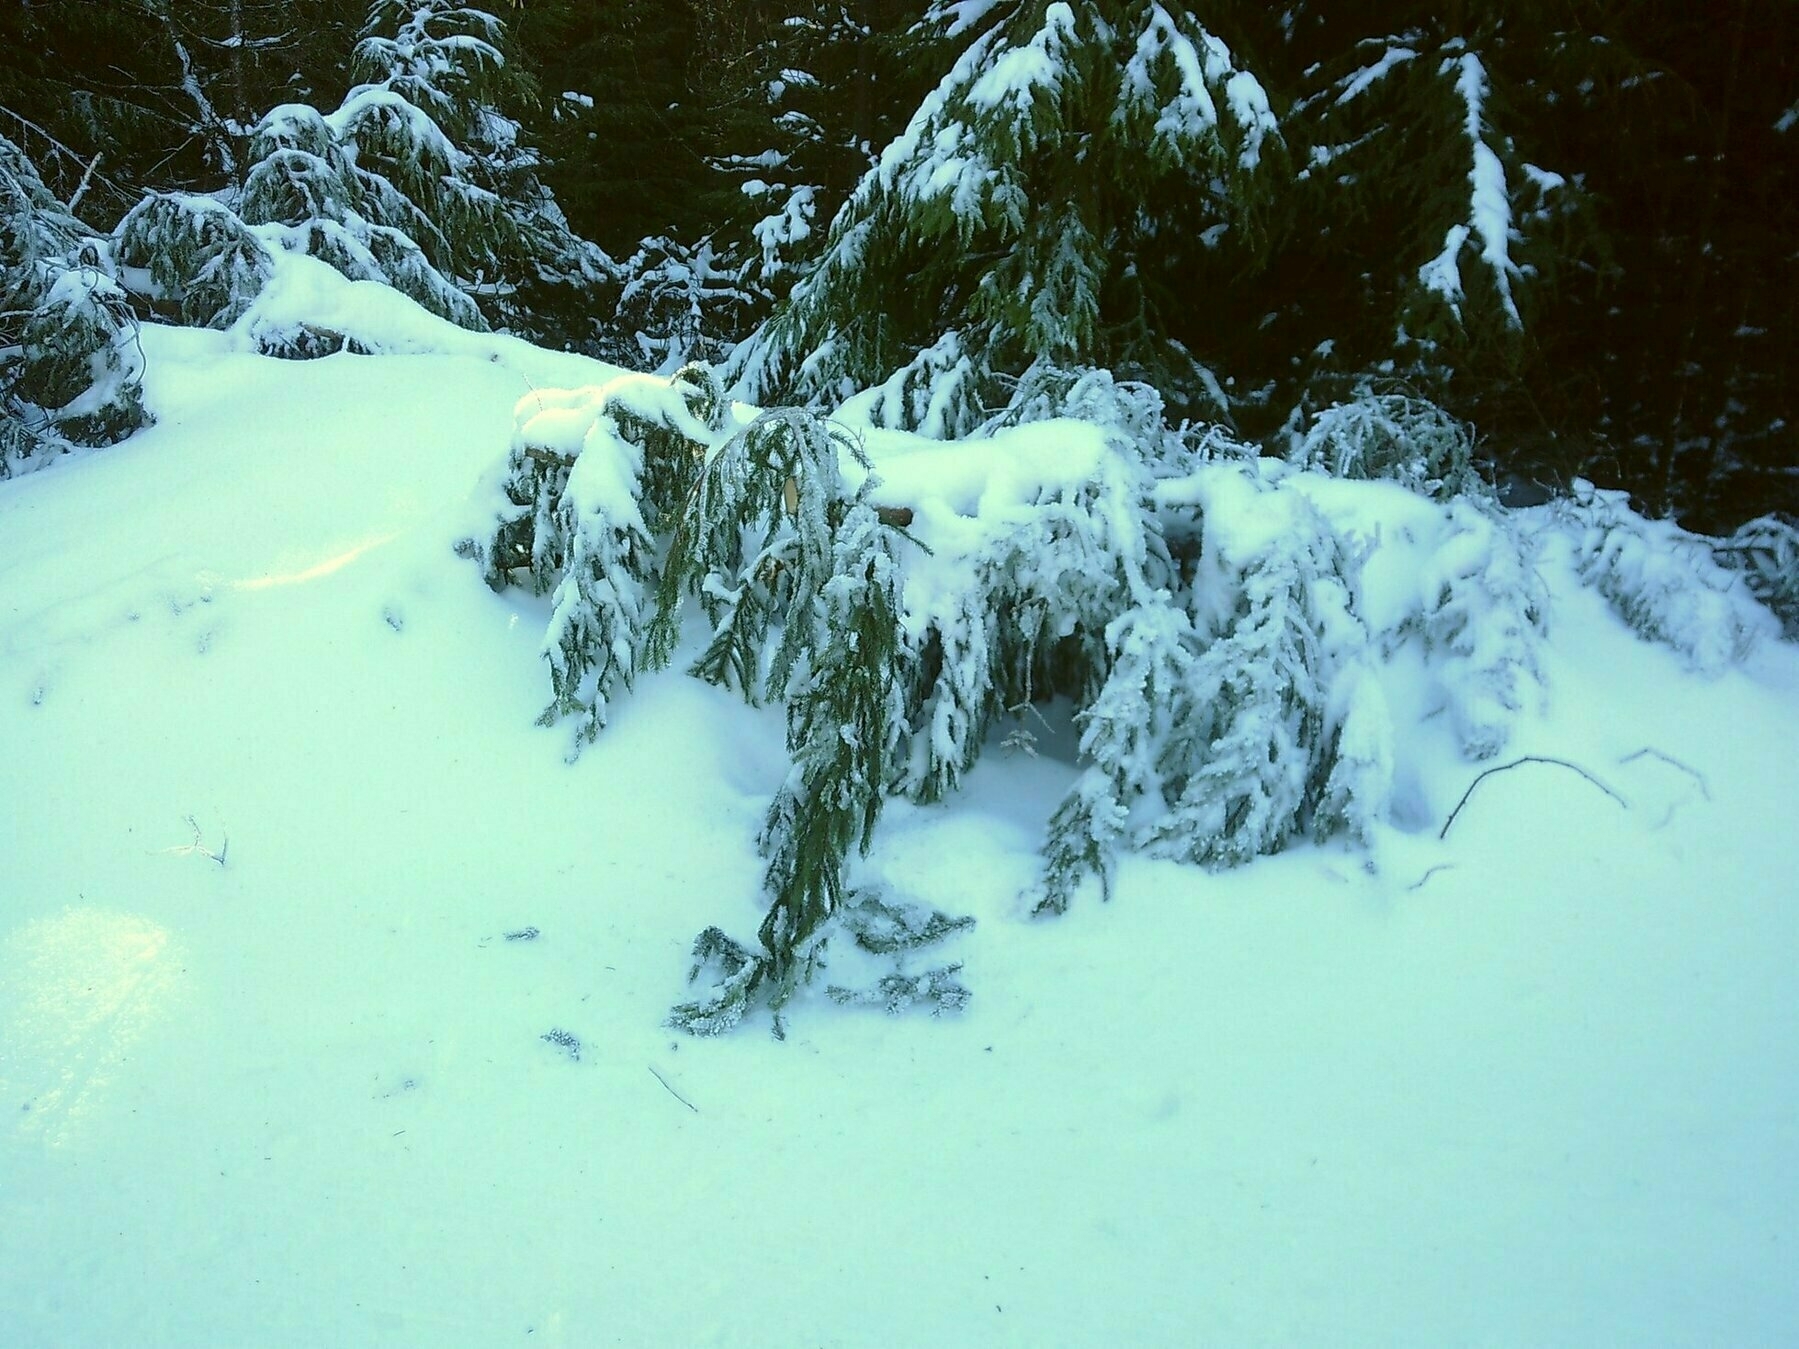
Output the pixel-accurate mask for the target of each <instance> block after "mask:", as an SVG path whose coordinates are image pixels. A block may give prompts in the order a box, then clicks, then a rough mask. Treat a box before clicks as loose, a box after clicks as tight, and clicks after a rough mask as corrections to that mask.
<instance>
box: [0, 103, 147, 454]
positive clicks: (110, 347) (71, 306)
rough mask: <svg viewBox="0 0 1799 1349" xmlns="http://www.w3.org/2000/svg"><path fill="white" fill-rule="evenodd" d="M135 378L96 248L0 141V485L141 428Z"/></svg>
mask: <svg viewBox="0 0 1799 1349" xmlns="http://www.w3.org/2000/svg"><path fill="white" fill-rule="evenodd" d="M142 374H143V357H142V352H141V351H140V350H139V348H138V344H137V324H136V321H135V319H134V318H133V316H132V314H131V309H130V306H129V304H128V303H127V300H126V296H125V292H124V291H123V290H122V289H121V288H120V286H119V285H118V282H117V280H116V277H115V275H114V266H113V261H112V258H111V257H110V255H109V253H108V250H107V249H106V248H105V247H104V241H103V240H101V239H100V238H99V237H98V236H96V235H95V233H94V231H92V230H90V229H89V228H88V227H87V226H86V225H84V224H82V222H81V221H80V220H78V219H77V218H76V217H75V216H74V215H73V214H71V213H70V211H69V210H68V208H67V207H65V206H64V205H63V204H62V203H61V202H59V201H58V200H57V199H56V197H55V196H54V194H53V193H52V192H51V191H50V189H49V188H48V187H47V186H45V184H44V181H43V179H42V178H41V177H39V175H38V171H37V167H36V166H35V165H34V164H33V163H32V161H31V159H30V158H29V157H28V156H27V155H26V154H25V152H24V151H23V150H22V149H21V148H20V147H19V146H18V145H16V144H14V143H13V142H12V141H11V140H9V139H7V138H6V137H5V136H0V414H4V415H0V478H6V477H8V476H10V475H11V474H12V473H13V472H15V471H17V470H19V469H21V468H23V467H25V466H26V465H27V463H28V461H32V460H34V459H35V462H38V463H41V462H46V461H47V460H48V458H49V453H55V452H59V451H61V450H64V449H66V448H68V447H69V446H70V445H73V444H88V445H110V444H112V443H113V442H115V441H118V440H121V439H123V438H124V437H125V436H128V435H130V434H131V432H133V431H134V430H136V429H137V428H139V427H140V426H143V425H145V424H146V423H147V422H148V421H149V416H148V414H147V413H146V411H145V409H144V405H143V388H142ZM45 451H48V452H49V453H41V452H45Z"/></svg>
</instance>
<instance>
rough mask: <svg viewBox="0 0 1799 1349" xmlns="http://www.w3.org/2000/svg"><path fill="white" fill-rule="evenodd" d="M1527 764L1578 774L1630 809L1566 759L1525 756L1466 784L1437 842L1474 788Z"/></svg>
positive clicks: (1579, 767)
mask: <svg viewBox="0 0 1799 1349" xmlns="http://www.w3.org/2000/svg"><path fill="white" fill-rule="evenodd" d="M1527 763H1546V764H1554V765H1555V766H1556V767H1557V768H1566V769H1569V770H1571V771H1572V772H1575V773H1579V774H1580V775H1581V776H1582V777H1583V778H1585V779H1586V780H1587V781H1588V782H1590V783H1592V784H1593V785H1594V786H1595V787H1597V788H1599V790H1600V791H1602V792H1604V793H1605V794H1606V795H1607V796H1609V797H1611V798H1612V800H1614V801H1616V802H1617V803H1618V804H1619V805H1620V806H1623V807H1624V809H1626V810H1629V809H1630V805H1629V803H1627V802H1626V801H1625V799H1624V798H1623V797H1621V796H1619V795H1618V793H1616V792H1614V791H1613V790H1612V789H1611V788H1610V787H1608V786H1606V785H1605V784H1604V783H1603V782H1601V781H1600V780H1599V779H1598V778H1596V777H1594V776H1593V775H1592V774H1591V773H1589V772H1587V770H1586V769H1584V768H1582V767H1581V766H1580V765H1579V764H1572V763H1569V762H1568V761H1567V760H1566V759H1552V758H1549V757H1548V756H1546V755H1542V754H1526V755H1525V756H1524V757H1523V758H1521V759H1513V760H1512V761H1511V762H1510V763H1502V764H1500V765H1499V766H1498V767H1497V768H1489V769H1488V770H1487V771H1486V772H1484V773H1482V774H1481V775H1480V776H1479V777H1477V778H1475V779H1474V781H1473V782H1470V783H1469V784H1468V790H1467V791H1465V792H1463V793H1462V799H1461V800H1460V801H1457V802H1456V803H1455V809H1454V810H1452V811H1450V812H1449V818H1448V819H1447V820H1445V821H1443V829H1442V832H1440V833H1439V834H1438V835H1437V838H1438V839H1439V840H1441V839H1445V838H1448V837H1449V826H1450V825H1452V824H1454V823H1455V817H1456V816H1458V815H1460V814H1461V813H1462V807H1463V806H1465V805H1467V804H1468V798H1469V797H1471V796H1473V795H1474V789H1475V788H1476V787H1478V786H1480V784H1481V783H1483V782H1485V781H1486V780H1487V779H1488V778H1490V777H1492V776H1493V774H1495V773H1504V772H1506V771H1507V770H1508V769H1513V768H1516V767H1518V766H1519V765H1520V764H1527Z"/></svg>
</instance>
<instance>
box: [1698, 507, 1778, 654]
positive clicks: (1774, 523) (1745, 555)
mask: <svg viewBox="0 0 1799 1349" xmlns="http://www.w3.org/2000/svg"><path fill="white" fill-rule="evenodd" d="M1712 554H1713V556H1715V557H1716V558H1717V559H1718V563H1719V565H1721V566H1724V567H1728V568H1730V569H1731V570H1732V571H1738V572H1741V573H1742V574H1743V579H1744V580H1745V581H1746V582H1747V583H1748V586H1749V592H1750V593H1751V594H1752V595H1754V596H1755V597H1756V598H1757V599H1758V600H1760V601H1761V602H1762V603H1763V604H1765V605H1767V606H1768V608H1769V609H1771V610H1772V611H1773V612H1774V616H1775V617H1776V618H1778V619H1779V620H1780V627H1781V634H1782V635H1783V636H1784V637H1785V638H1786V639H1787V640H1788V641H1799V528H1795V527H1794V525H1793V522H1792V521H1791V520H1786V519H1782V518H1781V517H1780V516H1778V515H1764V516H1761V517H1759V518H1758V519H1754V520H1750V521H1749V522H1748V523H1746V524H1744V525H1742V526H1741V527H1740V528H1738V530H1737V531H1736V533H1734V534H1732V535H1731V536H1730V537H1729V538H1728V539H1723V540H1721V541H1719V542H1718V543H1715V544H1714V545H1712Z"/></svg>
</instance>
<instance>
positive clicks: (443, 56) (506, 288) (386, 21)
mask: <svg viewBox="0 0 1799 1349" xmlns="http://www.w3.org/2000/svg"><path fill="white" fill-rule="evenodd" d="M504 37H505V30H504V26H503V25H502V23H501V22H500V20H499V19H497V18H496V17H495V16H494V15H493V14H491V13H489V12H487V11H486V10H483V9H480V8H478V7H473V6H469V5H460V4H454V3H450V0H419V2H418V3H416V4H412V3H408V4H397V3H391V2H390V0H379V2H378V3H375V4H373V5H371V6H370V8H369V18H368V26H367V28H366V30H365V33H364V36H363V38H362V40H361V41H360V42H359V43H358V45H357V47H356V51H355V58H354V63H353V69H354V71H355V73H356V74H357V75H358V76H359V77H360V80H361V82H360V83H358V84H357V85H356V87H354V88H353V89H352V90H351V91H350V92H349V94H348V95H347V96H346V97H345V99H344V101H343V102H342V104H341V105H340V106H339V107H337V108H336V109H335V110H334V111H332V112H330V113H321V112H320V111H318V110H317V109H316V108H314V107H312V106H310V105H307V104H301V103H286V104H282V105H280V106H278V107H276V108H273V109H271V110H270V111H269V112H267V113H266V114H264V115H263V117H262V118H261V120H260V121H258V122H257V124H256V126H255V127H254V129H253V131H252V134H251V137H250V142H249V147H248V150H247V151H246V161H247V166H248V167H247V169H246V171H245V173H244V175H243V182H242V186H241V187H229V186H228V187H226V188H224V189H222V190H221V191H219V192H217V193H214V194H212V195H209V196H201V195H197V194H193V193H173V192H165V193H154V194H151V195H150V196H148V197H147V198H145V200H143V201H142V202H140V203H139V204H138V206H137V207H135V208H134V209H133V210H132V211H131V212H130V213H129V214H128V215H127V216H126V218H125V219H124V220H123V221H122V222H121V224H120V226H119V228H118V230H117V235H118V240H119V249H120V256H121V258H122V260H123V261H124V262H126V263H127V264H128V265H131V266H134V267H139V268H142V269H144V270H145V271H146V272H148V274H149V275H150V277H151V279H152V282H153V284H154V286H155V290H156V296H157V298H159V299H161V300H163V301H165V302H168V303H170V304H172V305H174V306H176V307H177V310H178V312H179V313H180V314H181V316H182V317H183V319H184V320H185V321H188V322H196V323H208V324H212V325H215V326H219V325H223V324H227V323H229V322H231V321H233V320H234V319H235V318H236V317H237V315H238V314H239V313H241V312H242V310H243V309H244V308H245V307H246V306H247V305H248V304H249V302H250V300H251V299H252V298H253V297H254V295H255V293H256V291H257V290H258V289H259V288H260V285H261V284H262V283H263V282H265V281H266V279H267V278H268V276H269V275H271V273H272V270H273V255H274V254H276V253H279V252H282V251H288V252H299V253H306V254H309V255H311V256H314V257H317V258H320V259H322V260H323V261H325V262H328V263H329V264H331V266H333V267H335V268H336V269H337V270H338V271H340V272H342V273H343V274H344V275H346V276H348V277H350V278H352V279H357V280H377V281H382V282H385V283H387V284H390V285H393V286H395V287H396V288H397V289H399V290H401V291H403V292H405V293H406V294H408V295H410V296H412V297H413V298H414V299H416V300H418V301H419V302H420V303H421V304H423V305H425V306H426V307H427V308H428V309H431V310H433V311H434V312H436V313H438V314H441V315H443V316H444V317H446V318H449V319H451V320H453V321H454V322H457V323H459V324H462V325H463V326H465V327H472V328H485V327H487V326H488V325H489V324H490V323H495V322H497V323H500V324H502V325H505V326H513V327H518V328H521V329H523V330H525V331H528V332H533V333H536V334H538V335H543V334H545V333H546V332H549V331H551V330H554V329H556V328H558V327H559V325H561V324H568V325H570V326H574V327H579V326H580V325H581V324H582V323H583V320H582V319H581V317H580V316H579V314H578V312H577V310H578V308H579V304H580V303H581V301H583V300H590V299H591V293H592V290H593V288H594V287H596V286H600V285H603V284H605V283H607V282H609V281H610V280H611V279H612V276H613V268H612V266H611V263H610V261H609V260H608V259H607V258H606V257H605V256H604V255H603V254H602V253H600V251H599V250H598V249H597V248H595V247H594V246H593V245H591V244H589V243H587V242H585V241H583V240H581V239H579V238H577V237H576V236H575V235H574V234H573V233H572V231H570V229H569V228H568V225H567V222H566V220H564V218H563V217H562V214H561V212H560V210H559V209H558V208H557V206H556V204H555V201H554V200H553V198H551V196H550V195H549V193H548V191H547V190H546V189H545V188H544V187H543V185H542V183H541V181H540V180H539V178H538V177H537V168H538V165H539V160H538V158H537V156H536V154H535V152H534V151H532V150H531V149H529V148H528V146H526V145H525V144H523V143H522V141H521V139H520V133H519V126H518V123H517V122H516V121H514V120H512V119H511V118H510V117H508V116H506V115H505V114H504V113H502V112H501V110H500V100H502V99H504V98H506V97H509V96H514V95H518V94H520V93H522V92H524V90H525V86H524V85H523V83H522V81H521V77H519V76H517V75H516V73H514V72H513V71H512V68H511V67H510V66H509V65H508V63H507V60H506V56H505V53H504V50H503V43H504ZM559 309H560V311H561V312H560V314H558V310H559Z"/></svg>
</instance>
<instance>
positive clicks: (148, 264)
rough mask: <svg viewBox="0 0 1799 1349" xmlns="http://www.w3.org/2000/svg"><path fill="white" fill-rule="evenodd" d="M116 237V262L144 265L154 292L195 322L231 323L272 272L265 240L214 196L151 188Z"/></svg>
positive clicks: (208, 324) (185, 319) (184, 319)
mask: <svg viewBox="0 0 1799 1349" xmlns="http://www.w3.org/2000/svg"><path fill="white" fill-rule="evenodd" d="M258 167H259V168H260V167H262V166H261V165H259V166H258ZM113 238H114V239H115V240H116V249H117V254H118V260H119V264H120V266H123V267H137V268H141V269H143V271H144V272H146V273H147V274H148V276H149V280H150V285H149V287H148V290H149V293H150V294H151V296H152V297H153V298H154V299H156V300H160V301H163V302H165V303H168V304H170V305H172V306H173V307H174V312H175V314H176V316H177V317H178V318H179V319H180V320H181V322H182V323H185V324H190V325H192V326H195V327H209V328H225V327H229V326H230V325H231V324H232V323H234V322H236V321H237V319H238V318H239V317H241V316H242V314H243V312H244V311H245V310H246V309H248V308H249V307H250V304H251V302H252V301H253V300H254V299H255V298H256V296H257V294H258V293H259V292H260V291H261V290H262V288H263V287H264V286H265V285H267V284H268V281H269V278H270V277H271V276H272V275H273V274H274V269H275V263H274V259H273V257H272V256H271V255H270V253H269V249H268V246H267V245H266V244H264V243H263V241H262V240H261V239H259V238H257V236H256V234H255V233H254V232H253V231H252V230H251V229H250V228H249V227H248V226H246V225H245V224H244V222H243V220H242V219H241V218H240V217H239V216H238V214H237V212H235V211H233V210H232V209H231V208H230V207H228V206H226V205H225V204H224V203H223V202H221V201H219V200H218V199H217V198H214V197H205V196H200V195H197V194H195V193H191V192H152V193H150V194H149V195H148V196H146V197H145V198H144V199H143V200H142V201H140V202H138V204H137V205H136V206H134V207H132V208H131V210H130V211H129V212H127V213H126V215H125V218H124V219H123V220H121V221H119V223H118V225H117V227H116V228H115V229H114V230H113Z"/></svg>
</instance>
